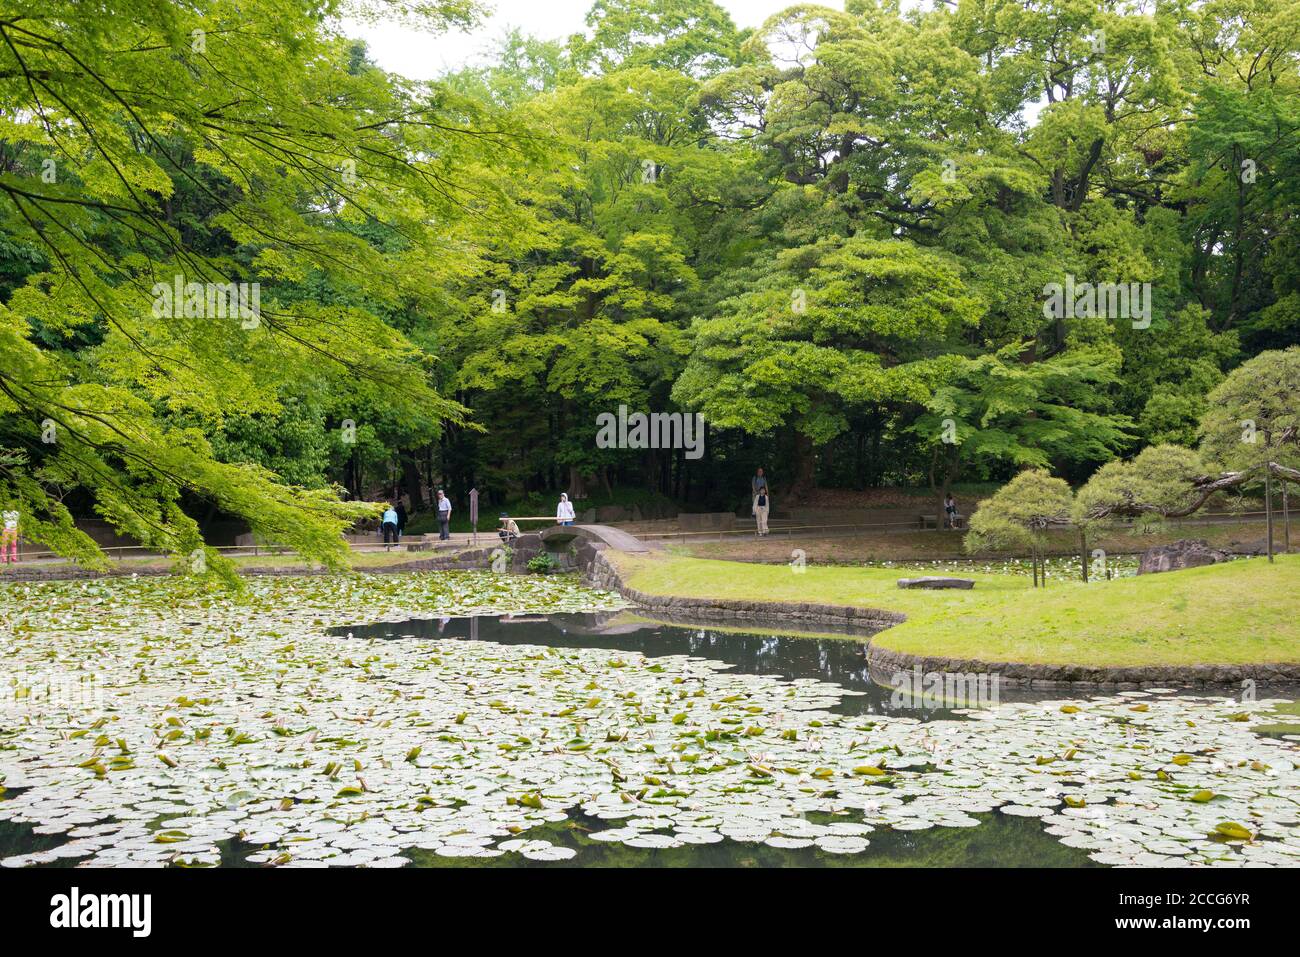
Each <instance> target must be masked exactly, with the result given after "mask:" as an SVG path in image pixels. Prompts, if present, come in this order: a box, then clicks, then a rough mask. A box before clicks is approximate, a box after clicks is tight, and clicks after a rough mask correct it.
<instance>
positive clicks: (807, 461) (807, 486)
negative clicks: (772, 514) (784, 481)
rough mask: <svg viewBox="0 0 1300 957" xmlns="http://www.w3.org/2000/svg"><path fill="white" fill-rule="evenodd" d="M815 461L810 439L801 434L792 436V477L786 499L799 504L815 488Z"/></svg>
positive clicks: (797, 433)
mask: <svg viewBox="0 0 1300 957" xmlns="http://www.w3.org/2000/svg"><path fill="white" fill-rule="evenodd" d="M816 465H817V459H816V456H815V453H814V452H813V443H812V439H810V438H809V437H808V436H806V435H804V434H803V433H802V432H796V433H795V434H794V475H793V476H792V477H791V481H790V486H789V493H788V497H789V499H790V501H791V502H800V501H803V500H804V499H805V498H807V497H808V494H809V493H810V492H811V491H812V490H813V489H815V488H816V487H817V470H816Z"/></svg>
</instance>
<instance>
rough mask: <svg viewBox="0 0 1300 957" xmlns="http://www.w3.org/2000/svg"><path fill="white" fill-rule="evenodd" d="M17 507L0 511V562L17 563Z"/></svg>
mask: <svg viewBox="0 0 1300 957" xmlns="http://www.w3.org/2000/svg"><path fill="white" fill-rule="evenodd" d="M19 517H20V516H19V515H18V509H16V508H14V509H6V510H5V511H4V512H3V513H0V524H2V525H3V527H2V528H0V563H4V564H8V563H10V562H13V563H14V564H15V565H16V564H17V563H18V519H19Z"/></svg>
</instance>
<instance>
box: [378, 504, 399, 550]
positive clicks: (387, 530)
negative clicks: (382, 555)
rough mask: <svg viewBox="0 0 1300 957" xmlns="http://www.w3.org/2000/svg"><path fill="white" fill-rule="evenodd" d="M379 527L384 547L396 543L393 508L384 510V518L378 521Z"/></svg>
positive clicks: (395, 520)
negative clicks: (382, 533) (381, 531)
mask: <svg viewBox="0 0 1300 957" xmlns="http://www.w3.org/2000/svg"><path fill="white" fill-rule="evenodd" d="M379 527H380V528H381V529H383V532H384V544H385V545H394V544H396V543H397V511H396V509H394V508H393V506H391V505H388V506H386V507H385V508H384V517H383V518H382V519H381V520H380V523H379Z"/></svg>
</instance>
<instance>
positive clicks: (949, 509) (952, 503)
mask: <svg viewBox="0 0 1300 957" xmlns="http://www.w3.org/2000/svg"><path fill="white" fill-rule="evenodd" d="M943 514H944V527H945V528H956V527H957V522H958V520H959V519H960V518H961V516H960V515H958V514H957V500H956V499H954V498H953V497H952V493H951V492H949V493H948V495H947V497H946V498H945V499H944V500H943Z"/></svg>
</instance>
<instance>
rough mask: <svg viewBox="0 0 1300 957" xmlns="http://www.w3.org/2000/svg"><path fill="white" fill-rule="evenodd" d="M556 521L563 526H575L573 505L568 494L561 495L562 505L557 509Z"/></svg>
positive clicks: (562, 493)
mask: <svg viewBox="0 0 1300 957" xmlns="http://www.w3.org/2000/svg"><path fill="white" fill-rule="evenodd" d="M555 520H556V521H557V522H559V523H560V524H561V525H572V524H573V503H572V502H570V501H569V495H568V493H567V492H561V493H560V504H559V505H558V506H557V507H556V509H555Z"/></svg>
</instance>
